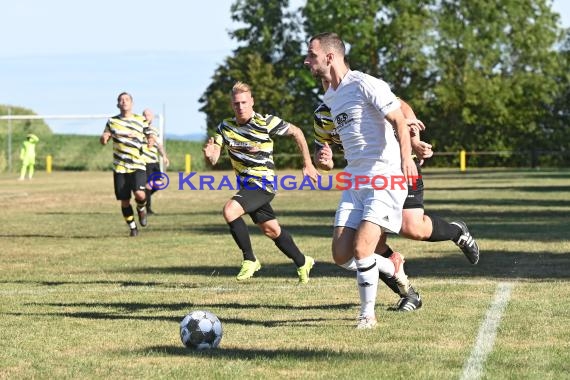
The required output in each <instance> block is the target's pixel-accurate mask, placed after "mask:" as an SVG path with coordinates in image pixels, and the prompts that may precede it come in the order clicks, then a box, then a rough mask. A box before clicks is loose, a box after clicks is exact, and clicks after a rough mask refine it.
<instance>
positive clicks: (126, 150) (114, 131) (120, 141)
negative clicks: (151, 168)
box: [104, 115, 156, 173]
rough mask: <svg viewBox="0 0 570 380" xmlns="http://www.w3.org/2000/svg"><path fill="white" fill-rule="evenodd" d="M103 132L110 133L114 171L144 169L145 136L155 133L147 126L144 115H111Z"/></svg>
mask: <svg viewBox="0 0 570 380" xmlns="http://www.w3.org/2000/svg"><path fill="white" fill-rule="evenodd" d="M104 132H109V133H111V138H112V139H113V170H114V171H115V172H116V173H131V172H133V171H135V170H145V169H146V162H145V160H144V158H143V154H142V147H143V145H146V141H147V139H146V138H147V136H150V135H155V136H156V133H155V132H154V130H153V129H152V128H151V127H149V125H148V124H147V123H146V121H145V119H144V117H142V116H141V115H132V116H130V117H126V118H125V117H122V116H121V115H116V116H113V117H112V118H110V119H109V120H108V121H107V125H106V126H105V131H104Z"/></svg>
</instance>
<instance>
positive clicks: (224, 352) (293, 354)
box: [124, 341, 396, 362]
mask: <svg viewBox="0 0 570 380" xmlns="http://www.w3.org/2000/svg"><path fill="white" fill-rule="evenodd" d="M222 342H223V341H222ZM222 346H223V343H222ZM136 353H138V354H142V355H144V356H154V355H168V356H197V357H203V358H212V359H216V358H218V359H230V360H231V359H235V360H256V361H259V360H274V359H291V360H300V359H302V360H310V359H315V360H325V361H327V362H328V361H329V360H330V359H335V358H339V359H343V360H362V359H363V354H362V353H361V352H345V351H334V350H322V349H320V350H319V349H309V348H307V349H301V350H292V349H279V350H264V349H260V348H255V349H251V350H247V349H242V348H224V347H218V348H216V349H214V350H203V351H197V350H192V349H189V348H185V347H178V346H153V347H149V348H146V349H142V350H139V351H138V352H137V351H135V354H136ZM124 354H125V355H128V356H132V355H133V351H125V352H124ZM387 356H388V355H386V353H373V352H367V353H366V356H365V357H366V360H392V359H396V358H395V357H394V358H387Z"/></svg>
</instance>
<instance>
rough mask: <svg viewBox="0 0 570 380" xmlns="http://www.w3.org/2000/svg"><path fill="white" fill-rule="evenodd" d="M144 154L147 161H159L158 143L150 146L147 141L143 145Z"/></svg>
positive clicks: (151, 162)
mask: <svg viewBox="0 0 570 380" xmlns="http://www.w3.org/2000/svg"><path fill="white" fill-rule="evenodd" d="M142 154H143V159H144V162H145V163H147V164H153V163H155V162H158V147H157V146H156V143H155V144H154V145H153V146H151V147H150V148H149V147H148V144H147V143H146V141H145V143H144V144H143V146H142Z"/></svg>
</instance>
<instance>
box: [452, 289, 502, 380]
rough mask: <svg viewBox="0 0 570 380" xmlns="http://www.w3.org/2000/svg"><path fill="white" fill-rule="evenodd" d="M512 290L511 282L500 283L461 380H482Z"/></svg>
mask: <svg viewBox="0 0 570 380" xmlns="http://www.w3.org/2000/svg"><path fill="white" fill-rule="evenodd" d="M512 288H513V284H512V283H509V282H500V283H499V284H498V285H497V290H496V292H495V299H494V300H493V303H492V304H491V306H490V307H489V310H487V315H486V316H485V320H484V321H483V323H482V324H481V327H480V328H479V334H477V341H476V342H475V346H474V347H473V350H472V351H471V355H470V356H469V360H468V361H467V363H465V366H464V367H463V373H462V375H461V380H475V379H480V378H481V376H482V375H483V366H484V364H485V361H486V360H487V356H488V355H489V353H490V352H491V351H492V350H493V345H494V344H495V336H496V335H497V328H498V327H499V323H500V322H501V318H502V316H503V311H504V310H505V308H506V307H507V304H508V303H509V299H510V298H511V290H512Z"/></svg>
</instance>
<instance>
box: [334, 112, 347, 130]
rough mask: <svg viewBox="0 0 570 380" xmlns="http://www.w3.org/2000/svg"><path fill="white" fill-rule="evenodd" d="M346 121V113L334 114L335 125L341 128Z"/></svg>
mask: <svg viewBox="0 0 570 380" xmlns="http://www.w3.org/2000/svg"><path fill="white" fill-rule="evenodd" d="M347 121H348V115H347V114H346V113H344V112H343V113H341V114H339V115H337V116H336V127H337V128H342V127H344V126H345V124H346V122H347Z"/></svg>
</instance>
